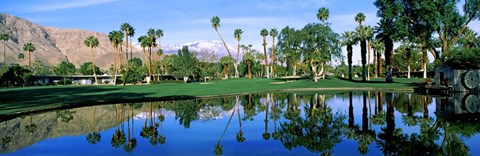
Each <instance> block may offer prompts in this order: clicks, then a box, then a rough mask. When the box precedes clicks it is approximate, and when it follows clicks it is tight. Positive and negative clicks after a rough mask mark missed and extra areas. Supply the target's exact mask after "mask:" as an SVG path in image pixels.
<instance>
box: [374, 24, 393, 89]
mask: <svg viewBox="0 0 480 156" xmlns="http://www.w3.org/2000/svg"><path fill="white" fill-rule="evenodd" d="M394 27H395V25H394V24H393V21H391V20H385V19H382V20H380V22H379V23H378V26H376V27H375V29H376V31H377V32H378V34H377V35H376V36H375V38H377V39H380V40H381V41H382V42H383V46H384V55H385V70H386V72H385V82H388V83H391V82H393V78H392V63H393V46H394V45H393V41H394V40H393V33H394V32H393V31H394V30H392V28H394Z"/></svg>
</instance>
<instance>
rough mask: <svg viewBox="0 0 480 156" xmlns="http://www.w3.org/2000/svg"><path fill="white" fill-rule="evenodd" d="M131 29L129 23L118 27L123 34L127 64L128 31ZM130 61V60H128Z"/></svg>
mask: <svg viewBox="0 0 480 156" xmlns="http://www.w3.org/2000/svg"><path fill="white" fill-rule="evenodd" d="M132 28H133V27H132V26H131V25H130V24H129V23H123V24H122V25H121V26H120V30H121V31H123V32H124V33H125V40H126V42H125V47H126V49H125V56H126V62H128V37H129V36H130V30H131V29H132ZM130 59H132V58H130Z"/></svg>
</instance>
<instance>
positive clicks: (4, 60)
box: [3, 41, 7, 65]
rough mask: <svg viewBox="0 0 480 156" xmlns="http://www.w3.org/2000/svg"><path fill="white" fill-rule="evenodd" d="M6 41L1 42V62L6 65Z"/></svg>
mask: <svg viewBox="0 0 480 156" xmlns="http://www.w3.org/2000/svg"><path fill="white" fill-rule="evenodd" d="M6 45H7V43H6V42H5V41H4V42H3V64H5V65H7V50H6V47H5V46H6Z"/></svg>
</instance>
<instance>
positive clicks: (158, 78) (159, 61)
mask: <svg viewBox="0 0 480 156" xmlns="http://www.w3.org/2000/svg"><path fill="white" fill-rule="evenodd" d="M162 55H163V50H162V49H158V50H157V57H158V58H157V59H158V68H159V69H158V72H157V73H158V75H157V81H159V82H160V74H161V70H162V68H163V66H162V63H161V58H162Z"/></svg>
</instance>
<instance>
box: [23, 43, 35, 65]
mask: <svg viewBox="0 0 480 156" xmlns="http://www.w3.org/2000/svg"><path fill="white" fill-rule="evenodd" d="M23 50H25V51H26V52H28V67H29V68H30V70H32V58H31V56H30V55H31V53H33V52H34V51H35V50H36V48H35V45H34V44H33V43H30V42H29V43H26V44H23Z"/></svg>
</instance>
